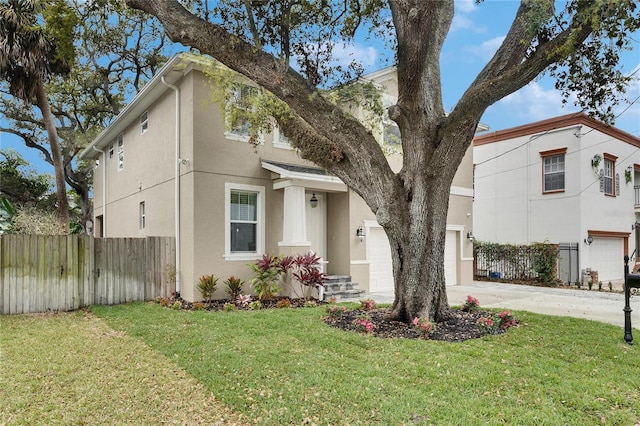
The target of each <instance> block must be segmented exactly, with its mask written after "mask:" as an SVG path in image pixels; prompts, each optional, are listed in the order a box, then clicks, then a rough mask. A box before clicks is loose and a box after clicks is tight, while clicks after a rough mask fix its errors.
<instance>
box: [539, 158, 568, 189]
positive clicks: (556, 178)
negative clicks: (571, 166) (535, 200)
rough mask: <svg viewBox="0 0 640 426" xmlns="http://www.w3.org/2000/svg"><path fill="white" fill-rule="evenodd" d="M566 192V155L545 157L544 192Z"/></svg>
mask: <svg viewBox="0 0 640 426" xmlns="http://www.w3.org/2000/svg"><path fill="white" fill-rule="evenodd" d="M563 190H564V154H558V155H550V156H548V157H544V192H552V191H563Z"/></svg>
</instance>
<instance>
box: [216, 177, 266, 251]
mask: <svg viewBox="0 0 640 426" xmlns="http://www.w3.org/2000/svg"><path fill="white" fill-rule="evenodd" d="M224 192H225V223H224V224H225V259H227V260H253V259H257V258H258V257H259V256H260V255H261V254H262V253H263V252H264V239H265V237H264V235H265V229H264V222H265V202H264V199H265V189H264V187H263V186H255V185H242V184H234V183H225V191H224Z"/></svg>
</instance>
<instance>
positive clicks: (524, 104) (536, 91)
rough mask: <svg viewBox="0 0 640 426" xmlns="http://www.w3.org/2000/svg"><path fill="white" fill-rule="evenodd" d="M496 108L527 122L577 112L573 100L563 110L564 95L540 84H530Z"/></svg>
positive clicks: (502, 101)
mask: <svg viewBox="0 0 640 426" xmlns="http://www.w3.org/2000/svg"><path fill="white" fill-rule="evenodd" d="M496 106H497V107H499V108H501V109H502V110H504V114H507V115H509V116H511V117H514V118H518V119H522V118H525V119H526V121H527V122H531V121H536V120H542V119H545V118H550V117H555V116H557V115H562V114H568V113H569V112H571V111H574V110H576V107H574V106H573V100H572V99H569V102H568V104H565V107H564V108H563V104H562V94H561V93H560V92H559V91H557V90H555V89H554V88H551V89H546V88H544V87H543V86H542V85H541V84H540V83H539V82H533V83H529V84H528V85H527V86H525V87H523V88H522V89H520V90H518V91H517V92H515V93H512V94H511V95H509V96H507V97H505V98H504V99H502V100H500V101H499V102H498V103H497V104H496ZM519 121H520V120H519Z"/></svg>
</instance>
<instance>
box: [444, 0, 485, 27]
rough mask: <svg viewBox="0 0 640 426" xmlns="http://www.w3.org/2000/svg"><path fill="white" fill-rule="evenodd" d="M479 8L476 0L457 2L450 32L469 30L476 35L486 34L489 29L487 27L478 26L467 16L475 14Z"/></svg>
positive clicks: (457, 0)
mask: <svg viewBox="0 0 640 426" xmlns="http://www.w3.org/2000/svg"><path fill="white" fill-rule="evenodd" d="M476 10H477V6H476V4H475V2H474V0H456V2H455V13H454V15H453V22H451V29H450V31H452V32H453V31H460V30H469V31H472V32H474V33H486V32H487V27H486V26H485V25H477V24H476V23H475V22H474V21H473V20H472V19H471V18H470V17H469V16H467V14H470V13H472V12H475V11H476Z"/></svg>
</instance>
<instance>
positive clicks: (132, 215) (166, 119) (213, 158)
mask: <svg viewBox="0 0 640 426" xmlns="http://www.w3.org/2000/svg"><path fill="white" fill-rule="evenodd" d="M174 84H176V85H177V86H178V87H179V89H180V126H181V132H180V144H181V148H180V158H181V159H183V160H185V161H184V162H183V163H184V164H181V165H180V190H181V197H180V206H181V209H180V217H181V220H180V230H181V239H180V246H181V250H180V256H181V270H180V281H181V288H180V290H181V294H182V296H183V297H184V298H185V299H187V300H199V299H200V295H199V293H198V291H197V288H196V287H195V286H196V284H197V281H198V278H199V277H200V276H202V275H205V274H215V275H216V276H217V277H219V282H218V290H217V292H216V296H217V297H225V296H226V295H225V292H224V284H223V281H224V280H225V279H226V278H228V277H229V276H231V275H234V276H237V277H239V278H241V279H243V280H245V281H246V286H245V289H246V290H245V291H246V292H250V287H249V280H250V278H251V272H250V269H249V267H248V266H247V264H248V263H249V262H250V260H247V259H245V260H229V259H225V257H224V251H225V226H224V225H225V219H224V218H225V202H224V201H225V199H224V197H225V183H233V184H245V185H254V186H259V187H263V188H264V191H265V192H264V194H265V199H264V203H265V211H266V215H265V218H266V223H265V224H264V227H265V247H264V251H265V252H267V253H273V254H289V253H290V252H291V251H292V250H294V251H295V250H304V251H306V248H305V247H281V246H279V244H278V243H279V242H280V241H281V240H282V236H283V209H284V193H283V190H282V189H275V190H274V189H273V184H274V182H275V181H274V179H275V178H277V175H275V174H273V173H271V172H269V171H267V170H265V169H263V168H262V165H261V162H262V161H263V160H272V161H278V162H284V163H292V164H301V165H311V164H310V163H308V162H306V161H304V160H302V159H301V158H299V157H298V155H297V154H296V153H295V152H294V151H292V150H286V149H281V148H278V147H275V146H274V145H273V135H271V134H265V135H263V143H262V144H260V145H258V146H256V147H254V146H252V145H250V144H248V143H247V142H243V141H238V140H231V139H228V138H227V137H225V132H224V114H223V111H222V110H221V108H220V106H219V105H218V104H216V103H214V102H212V101H211V99H210V98H211V96H210V94H209V93H210V92H209V86H208V83H207V82H206V81H205V80H204V78H203V76H202V74H201V73H199V72H197V71H195V72H188V71H187V72H186V74H185V75H184V76H183V77H182V78H181V79H179V80H178V81H177V82H176V83H174ZM386 84H391V85H393V84H395V80H394V79H391V80H390V82H387V83H386ZM393 90H396V89H393ZM148 113H149V130H148V131H147V132H146V133H145V134H143V135H141V134H140V127H139V117H132V118H131V120H132V122H131V124H130V125H129V126H128V127H127V129H126V130H125V133H124V141H125V147H124V152H125V167H124V170H122V171H118V170H117V146H116V147H115V148H114V157H113V158H112V159H107V161H106V167H107V182H108V185H107V192H106V194H107V199H108V205H107V214H106V226H107V236H110V237H119V236H129V237H142V236H156V235H162V236H165V235H166V236H174V235H175V227H174V170H175V167H174V166H175V152H174V134H175V120H174V117H175V94H174V92H173V91H172V90H169V89H167V90H166V92H164V94H163V95H162V96H161V97H160V98H159V99H158V101H157V102H156V103H155V104H153V105H152V107H150V108H149V109H148ZM107 149H108V148H107ZM107 154H108V153H107ZM104 163H105V162H104V161H103V162H101V165H100V166H99V167H98V168H97V169H96V171H95V177H96V182H95V199H94V203H95V207H94V212H95V215H96V216H100V215H101V214H103V211H104V210H103V207H102V201H101V200H102V184H101V181H102V169H101V168H102V167H103V166H105V164H104ZM390 163H391V165H392V168H393V169H394V170H395V171H398V170H399V169H400V166H401V158H400V157H399V156H398V157H394V158H391V159H390ZM309 185H310V186H307V191H311V190H317V192H319V193H324V194H325V195H326V203H327V225H326V226H327V256H326V259H325V260H327V261H328V264H327V272H328V273H329V274H336V275H349V274H350V275H351V276H352V278H353V281H354V282H358V283H360V286H361V288H364V289H367V288H368V282H369V264H368V261H367V258H366V242H360V241H358V239H357V238H356V229H357V228H358V226H362V225H363V224H364V221H365V220H367V221H373V220H375V215H374V214H373V213H372V212H371V210H370V209H369V207H368V206H367V205H366V204H365V203H364V201H363V200H362V199H361V198H360V197H359V196H358V195H357V194H355V193H354V192H352V191H348V192H331V191H329V192H325V191H326V190H327V189H326V188H322V187H321V186H319V187H318V188H314V187H313V186H312V185H311V184H309ZM454 185H457V186H460V187H465V188H468V189H470V188H471V187H472V159H471V155H470V152H469V153H468V154H467V157H465V160H464V161H463V166H462V167H461V168H460V169H459V171H458V174H457V175H456V177H455V179H454ZM141 201H144V202H145V206H146V224H147V226H146V228H145V229H144V230H140V229H139V203H140V202H141ZM469 212H472V198H471V197H461V196H452V197H451V201H450V207H449V220H448V222H449V223H450V224H455V225H457V226H460V227H463V228H464V230H465V233H466V231H467V229H470V226H471V217H469V216H467V213H469ZM465 235H466V234H465ZM461 245H462V247H461V252H460V256H459V257H460V259H461V261H460V265H459V270H458V274H457V275H458V277H459V280H460V282H462V283H468V282H471V274H472V271H471V267H472V266H471V264H472V262H471V261H470V260H469V259H468V258H470V257H471V256H472V251H471V245H470V244H469V243H468V242H467V241H466V239H462V244H461ZM465 259H467V260H465Z"/></svg>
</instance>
